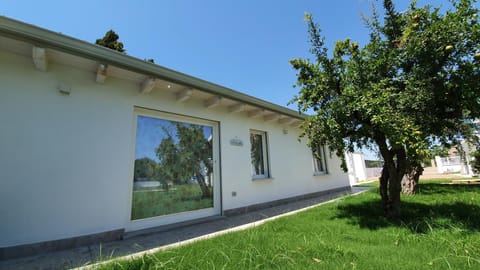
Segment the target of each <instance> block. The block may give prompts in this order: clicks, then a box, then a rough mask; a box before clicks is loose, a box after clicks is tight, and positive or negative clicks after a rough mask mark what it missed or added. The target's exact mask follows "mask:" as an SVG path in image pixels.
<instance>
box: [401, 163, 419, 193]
mask: <svg viewBox="0 0 480 270" xmlns="http://www.w3.org/2000/svg"><path fill="white" fill-rule="evenodd" d="M422 173H423V168H422V166H415V167H413V168H410V170H409V171H408V172H407V173H406V174H405V176H404V177H403V179H402V193H403V194H405V195H413V194H415V193H417V189H418V180H419V178H420V175H422Z"/></svg>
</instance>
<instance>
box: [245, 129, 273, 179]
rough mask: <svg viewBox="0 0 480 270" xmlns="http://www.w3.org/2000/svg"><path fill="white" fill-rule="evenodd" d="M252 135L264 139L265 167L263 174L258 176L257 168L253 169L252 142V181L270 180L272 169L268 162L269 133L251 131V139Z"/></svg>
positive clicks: (263, 163) (263, 158)
mask: <svg viewBox="0 0 480 270" xmlns="http://www.w3.org/2000/svg"><path fill="white" fill-rule="evenodd" d="M252 135H260V136H261V138H262V165H263V174H256V173H255V168H254V167H253V164H252V163H253V162H252V157H251V155H252V144H251V141H250V166H251V169H252V179H253V180H255V179H269V178H270V167H269V161H268V141H267V132H265V131H260V130H250V137H251V136H252Z"/></svg>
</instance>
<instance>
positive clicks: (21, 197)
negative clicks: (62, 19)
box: [0, 51, 349, 247]
mask: <svg viewBox="0 0 480 270" xmlns="http://www.w3.org/2000/svg"><path fill="white" fill-rule="evenodd" d="M0 81H1V82H2V83H1V85H0V123H1V132H0V164H2V167H1V174H0V175H1V181H0V213H1V215H2V222H0V247H9V246H15V245H21V244H30V243H36V242H42V241H50V240H56V239H63V238H68V237H75V236H80V235H87V234H93V233H98V232H103V231H108V230H114V229H121V228H126V229H127V230H135V229H139V228H144V227H148V226H156V225H161V224H165V223H170V222H174V220H168V219H161V218H154V219H150V220H149V221H147V222H143V223H142V221H141V222H132V221H130V209H131V199H132V179H133V164H134V148H135V138H134V130H135V128H136V127H135V126H134V122H135V121H134V117H135V116H134V108H135V106H138V107H143V108H148V109H153V110H160V111H165V112H169V113H174V114H181V115H186V116H195V117H198V118H204V119H208V120H212V121H217V122H218V123H219V130H220V149H221V150H220V157H221V159H220V162H221V181H222V204H223V210H228V209H233V208H237V207H242V206H248V205H252V204H257V203H262V202H268V201H272V200H278V199H283V198H287V197H292V196H297V195H302V194H308V193H312V192H317V191H322V190H328V189H333V188H338V187H345V186H348V185H349V182H348V177H347V175H346V174H345V173H343V172H342V171H341V169H340V161H339V159H337V158H336V157H335V158H333V159H332V158H329V159H328V160H327V166H328V171H329V174H328V175H321V176H313V163H312V154H311V151H310V150H309V149H308V148H307V147H306V146H305V144H302V143H299V142H298V140H297V136H298V130H295V129H294V128H292V127H288V126H284V125H281V124H279V123H278V122H270V123H269V122H265V121H263V119H262V118H260V119H254V118H248V117H247V116H246V114H245V113H228V112H227V109H226V108H224V107H221V106H220V107H218V108H216V109H207V108H205V107H204V106H203V103H202V101H200V100H189V101H187V102H185V103H177V102H175V97H174V95H171V94H168V95H166V94H164V93H163V92H162V89H154V90H153V92H152V93H150V94H148V95H142V94H140V93H139V91H138V89H139V85H137V84H135V83H133V82H131V81H127V80H121V79H116V78H111V77H109V78H107V80H106V82H105V83H104V84H98V83H96V82H95V74H93V73H92V72H87V71H84V70H80V69H76V68H73V67H69V66H63V65H57V64H55V63H51V64H50V65H49V67H48V70H47V72H42V71H38V70H37V69H35V68H34V66H33V64H32V59H31V58H28V57H24V56H19V55H13V54H10V53H5V52H3V51H0ZM59 84H63V85H65V86H67V87H71V94H70V95H63V94H60V93H59V92H58V90H57V86H58V85H59ZM285 127H286V128H287V129H288V134H284V133H283V129H284V128H285ZM250 129H256V130H261V131H265V132H267V138H268V150H269V164H270V173H271V175H272V177H273V179H269V180H256V181H252V179H251V175H250V174H251V167H250V166H251V165H250V143H249V131H250ZM232 138H238V139H240V140H241V141H242V142H243V146H241V147H240V146H233V145H230V140H231V139H232ZM233 191H234V192H236V193H237V195H236V196H235V197H233V196H232V192H233ZM191 217H192V218H194V217H195V216H191ZM177 221H178V220H177Z"/></svg>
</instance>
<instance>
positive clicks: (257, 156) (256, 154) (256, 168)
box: [250, 133, 265, 175]
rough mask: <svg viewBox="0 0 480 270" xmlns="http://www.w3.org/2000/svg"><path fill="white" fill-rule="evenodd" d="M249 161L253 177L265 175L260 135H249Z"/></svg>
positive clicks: (261, 137)
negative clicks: (250, 161)
mask: <svg viewBox="0 0 480 270" xmlns="http://www.w3.org/2000/svg"><path fill="white" fill-rule="evenodd" d="M250 144H251V150H250V151H251V159H252V170H253V175H265V162H264V157H263V153H264V149H263V136H262V135H261V134H254V133H251V134H250Z"/></svg>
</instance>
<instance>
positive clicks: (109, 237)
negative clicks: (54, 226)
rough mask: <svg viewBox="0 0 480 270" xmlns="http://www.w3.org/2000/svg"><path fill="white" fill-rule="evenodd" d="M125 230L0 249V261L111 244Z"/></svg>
mask: <svg viewBox="0 0 480 270" xmlns="http://www.w3.org/2000/svg"><path fill="white" fill-rule="evenodd" d="M124 233H125V229H118V230H112V231H107V232H101V233H96V234H89V235H84V236H77V237H72V238H66V239H60V240H53V241H45V242H40V243H34V244H26V245H19V246H12V247H1V248H0V260H9V259H15V258H19V257H27V256H32V255H39V254H42V253H47V252H51V251H58V250H65V249H70V248H75V247H81V246H87V245H91V244H97V243H102V242H111V241H115V240H121V239H123V235H124Z"/></svg>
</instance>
